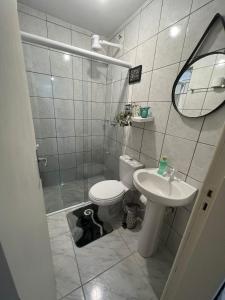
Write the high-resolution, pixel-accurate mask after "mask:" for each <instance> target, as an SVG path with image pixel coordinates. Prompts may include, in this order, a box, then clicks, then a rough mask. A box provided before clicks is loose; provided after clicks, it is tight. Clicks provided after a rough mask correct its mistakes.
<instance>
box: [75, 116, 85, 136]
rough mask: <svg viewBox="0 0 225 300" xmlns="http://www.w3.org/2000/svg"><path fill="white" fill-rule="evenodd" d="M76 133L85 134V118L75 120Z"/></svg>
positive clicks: (77, 134) (78, 134)
mask: <svg viewBox="0 0 225 300" xmlns="http://www.w3.org/2000/svg"><path fill="white" fill-rule="evenodd" d="M74 124H75V135H76V136H83V135H84V122H83V120H75V121H74Z"/></svg>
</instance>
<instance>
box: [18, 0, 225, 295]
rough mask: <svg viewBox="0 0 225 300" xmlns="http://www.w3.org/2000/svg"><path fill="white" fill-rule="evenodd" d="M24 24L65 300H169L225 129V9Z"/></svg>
mask: <svg viewBox="0 0 225 300" xmlns="http://www.w3.org/2000/svg"><path fill="white" fill-rule="evenodd" d="M123 2H124V3H123ZM17 12H18V20H19V29H20V33H21V45H22V50H23V58H24V67H25V71H26V78H27V85H28V90H29V99H30V107H31V112H32V120H33V128H34V134H35V144H36V153H35V155H36V160H37V166H38V176H40V181H41V185H42V188H43V196H44V197H43V199H44V213H45V215H46V217H47V223H48V233H49V240H50V247H51V256H52V261H53V271H54V283H55V287H56V299H57V300H78V299H79V300H84V299H86V300H106V299H113V300H123V299H124V300H125V299H138V300H147V299H149V300H150V299H151V300H157V299H158V300H160V299H163V300H167V298H166V297H165V298H164V297H163V290H164V288H165V286H166V282H167V280H168V277H169V274H170V272H171V268H172V265H173V263H174V259H175V257H176V255H177V252H178V248H179V246H180V243H181V240H182V238H183V236H184V232H185V230H186V227H187V224H188V221H189V219H190V216H191V214H192V213H193V210H194V209H193V207H194V208H195V200H196V198H197V196H198V194H199V191H200V189H201V187H202V185H203V183H204V181H205V177H206V175H207V171H208V169H209V166H210V163H211V162H212V160H213V157H214V153H215V150H216V148H217V145H218V142H219V140H220V137H221V134H222V131H223V129H224V125H225V117H224V116H225V106H224V105H223V103H224V99H225V30H224V29H225V21H224V18H223V15H225V4H224V0H148V1H146V0H138V1H115V0H114V1H110V0H95V1H90V0H86V1H81V0H80V1H69V0H68V1H59V0H58V1H51V0H47V1H40V0H21V2H17ZM22 299H23V298H21V300H22ZM24 299H25V298H24ZM35 299H36V298H35ZM37 299H38V298H37ZM39 299H46V300H47V298H39ZM180 300H183V299H180ZM193 300H201V299H200V298H199V299H197V298H196V299H193ZM206 300H207V299H206Z"/></svg>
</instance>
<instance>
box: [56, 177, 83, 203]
mask: <svg viewBox="0 0 225 300" xmlns="http://www.w3.org/2000/svg"><path fill="white" fill-rule="evenodd" d="M85 188H86V185H85V181H83V180H77V181H72V182H67V183H65V184H64V185H62V186H61V194H62V201H63V205H64V207H69V206H72V205H76V204H80V203H81V202H83V201H84V192H85Z"/></svg>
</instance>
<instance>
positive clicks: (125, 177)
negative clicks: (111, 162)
mask: <svg viewBox="0 0 225 300" xmlns="http://www.w3.org/2000/svg"><path fill="white" fill-rule="evenodd" d="M143 167H144V165H143V164H142V163H140V162H139V161H137V160H135V159H133V158H131V157H130V156H128V155H122V156H120V181H121V182H122V183H123V184H124V185H125V186H126V187H127V188H128V189H131V188H132V187H133V173H134V171H136V170H138V169H141V168H143Z"/></svg>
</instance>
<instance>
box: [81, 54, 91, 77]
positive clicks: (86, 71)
mask: <svg viewBox="0 0 225 300" xmlns="http://www.w3.org/2000/svg"><path fill="white" fill-rule="evenodd" d="M91 67H92V63H91V60H90V59H86V58H83V80H85V81H91V79H92V78H91V75H92V72H91Z"/></svg>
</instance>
